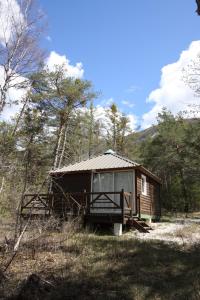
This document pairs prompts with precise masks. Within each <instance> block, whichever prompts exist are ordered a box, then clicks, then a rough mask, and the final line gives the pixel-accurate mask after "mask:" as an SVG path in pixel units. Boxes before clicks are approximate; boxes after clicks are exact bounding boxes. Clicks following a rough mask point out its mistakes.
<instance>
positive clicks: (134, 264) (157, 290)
mask: <svg viewBox="0 0 200 300" xmlns="http://www.w3.org/2000/svg"><path fill="white" fill-rule="evenodd" d="M6 228H7V229H8V228H9V226H8V227H6ZM38 233H39V229H37V228H36V227H34V226H32V228H31V230H30V231H29V232H27V233H26V237H25V241H24V242H23V244H22V246H21V250H20V251H19V254H18V255H17V257H16V258H15V260H14V261H13V264H12V265H11V266H10V268H9V270H8V272H7V279H6V280H3V281H2V285H1V288H0V295H1V296H0V299H20V300H23V299H24V300H25V299H28V300H29V299H30V300H32V299H42V300H46V299H52V300H53V299H55V300H57V299H83V300H84V299H85V300H86V299H89V300H90V299H95V300H101V299H104V300H107V299H125V300H132V299H138V300H140V299H191V300H193V299H200V281H199V278H200V271H199V270H200V251H199V250H200V246H198V245H195V246H194V245H193V246H191V247H190V248H188V247H187V249H186V248H183V247H182V246H180V245H174V244H166V243H165V242H163V241H145V240H139V239H137V238H134V237H130V236H127V235H124V236H122V237H114V236H112V235H110V234H109V233H108V232H107V234H105V233H104V234H102V233H100V232H99V233H98V232H96V233H95V234H94V233H91V232H90V233H89V232H85V231H82V232H81V231H80V230H77V229H76V228H74V226H73V225H72V224H70V225H65V226H64V227H63V228H62V230H60V231H59V230H58V229H57V228H56V229H53V228H50V229H48V230H46V231H45V233H44V234H43V235H41V236H40V238H39V239H34V236H36V234H38ZM33 241H35V244H34V243H33ZM33 245H34V247H33ZM33 248H34V251H33V250H32V249H33ZM8 255H9V253H6V256H5V255H4V258H3V253H1V256H0V257H1V258H0V259H1V262H0V263H2V264H4V263H5V259H7V256H8ZM31 274H35V275H37V276H38V277H35V278H36V279H35V281H31V283H30V277H29V276H30V275H31ZM27 278H29V279H28V280H27ZM37 278H39V279H37ZM37 280H39V281H37ZM14 295H15V296H14ZM17 295H18V296H17Z"/></svg>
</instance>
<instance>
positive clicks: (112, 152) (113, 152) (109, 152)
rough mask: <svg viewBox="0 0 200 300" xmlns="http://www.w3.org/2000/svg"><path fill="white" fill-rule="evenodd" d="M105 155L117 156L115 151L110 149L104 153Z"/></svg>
mask: <svg viewBox="0 0 200 300" xmlns="http://www.w3.org/2000/svg"><path fill="white" fill-rule="evenodd" d="M104 154H115V151H113V150H112V149H108V150H107V151H106V152H104Z"/></svg>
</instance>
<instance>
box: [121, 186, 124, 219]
mask: <svg viewBox="0 0 200 300" xmlns="http://www.w3.org/2000/svg"><path fill="white" fill-rule="evenodd" d="M120 206H121V210H122V224H124V189H122V191H121V194H120Z"/></svg>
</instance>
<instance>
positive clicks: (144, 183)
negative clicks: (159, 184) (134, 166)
mask: <svg viewBox="0 0 200 300" xmlns="http://www.w3.org/2000/svg"><path fill="white" fill-rule="evenodd" d="M141 192H142V195H144V196H147V176H145V175H144V174H141Z"/></svg>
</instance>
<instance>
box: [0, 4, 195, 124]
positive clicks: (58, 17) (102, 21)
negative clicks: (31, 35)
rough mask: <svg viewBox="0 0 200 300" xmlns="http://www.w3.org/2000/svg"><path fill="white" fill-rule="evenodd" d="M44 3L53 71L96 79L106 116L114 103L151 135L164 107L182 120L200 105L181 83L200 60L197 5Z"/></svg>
mask: <svg viewBox="0 0 200 300" xmlns="http://www.w3.org/2000/svg"><path fill="white" fill-rule="evenodd" d="M1 1H3V0H0V2H1ZM12 1H13V2H14V1H15V0H12ZM38 4H39V6H40V7H41V8H42V10H43V11H44V12H45V14H46V16H47V20H48V29H47V31H46V33H45V37H44V38H43V40H42V41H41V46H42V47H44V48H45V49H46V53H47V59H46V63H47V65H49V66H50V67H51V68H53V65H54V64H58V63H65V64H66V69H67V70H68V72H69V75H72V76H74V77H80V78H83V79H88V80H91V81H92V82H93V85H94V89H95V90H96V91H99V92H100V96H99V98H98V99H96V100H95V105H96V106H98V108H99V111H100V112H101V109H102V108H103V107H106V106H108V105H109V104H110V103H112V102H115V103H116V104H117V105H118V106H119V108H120V109H121V110H122V111H123V112H124V113H126V114H128V115H129V116H130V117H131V123H132V128H137V127H138V126H140V128H141V129H145V128H147V127H149V126H151V125H152V124H155V123H156V117H157V114H158V112H159V111H161V109H162V107H167V108H168V109H169V110H171V111H172V112H173V113H174V114H176V113H177V112H178V111H180V110H184V109H186V107H188V104H191V103H197V102H198V101H199V100H198V99H197V98H196V97H194V95H193V92H192V91H191V90H190V89H189V88H188V87H187V86H186V85H185V83H184V82H183V80H182V76H183V72H182V70H183V68H184V67H185V66H187V65H188V64H189V63H190V61H191V59H195V58H196V57H197V56H198V54H200V17H199V16H197V14H196V13H195V10H196V3H195V0H184V1H183V0H167V1H163V0H57V1H49V0H38Z"/></svg>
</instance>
